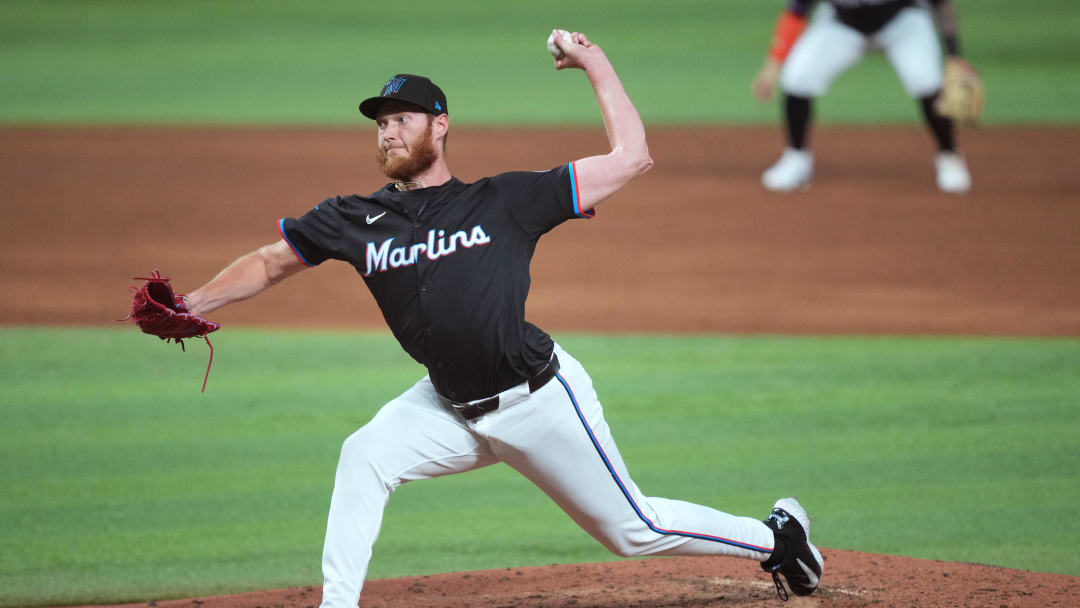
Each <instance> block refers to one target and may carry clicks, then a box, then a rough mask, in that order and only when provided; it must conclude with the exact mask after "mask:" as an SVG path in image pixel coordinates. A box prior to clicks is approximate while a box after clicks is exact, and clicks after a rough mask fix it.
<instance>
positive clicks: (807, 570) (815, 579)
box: [795, 558, 821, 589]
mask: <svg viewBox="0 0 1080 608" xmlns="http://www.w3.org/2000/svg"><path fill="white" fill-rule="evenodd" d="M795 563H796V564H799V567H800V568H802V569H803V572H805V573H806V577H807V578H809V579H810V584H809V585H807V587H810V588H811V589H817V586H818V583H820V582H821V579H819V578H818V575H817V574H814V571H813V570H811V569H810V568H807V567H806V564H804V563H803V561H802V560H801V559H799V558H795Z"/></svg>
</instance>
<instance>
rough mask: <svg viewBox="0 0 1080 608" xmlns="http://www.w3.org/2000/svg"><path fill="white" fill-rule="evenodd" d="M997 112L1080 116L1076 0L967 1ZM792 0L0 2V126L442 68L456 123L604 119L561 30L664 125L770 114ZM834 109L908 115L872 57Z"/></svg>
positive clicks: (301, 118)
mask: <svg viewBox="0 0 1080 608" xmlns="http://www.w3.org/2000/svg"><path fill="white" fill-rule="evenodd" d="M956 4H957V5H958V8H959V12H960V18H961V34H962V41H963V44H964V48H965V52H966V54H967V56H968V57H969V58H970V59H971V60H972V61H973V62H974V63H975V64H976V65H977V67H978V68H979V69H980V71H981V72H982V74H983V76H984V78H985V80H986V83H987V89H988V95H989V101H988V103H987V106H986V114H985V119H986V122H987V124H1003V123H1027V122H1054V123H1070V124H1072V123H1076V122H1077V120H1078V119H1080V111H1078V110H1077V108H1078V107H1080V79H1077V78H1076V77H1075V72H1076V66H1077V65H1078V64H1080V44H1078V43H1077V38H1076V32H1077V31H1078V30H1080V8H1078V7H1077V4H1076V2H1075V0H1031V1H1029V2H1025V3H1023V7H1022V8H1021V7H1018V6H1017V3H1016V2H1015V1H1013V0H978V1H977V2H976V1H975V0H956ZM782 5H783V2H782V0H767V1H766V0H723V1H722V2H717V1H715V0H673V1H671V2H651V1H648V2H647V1H645V0H618V1H616V0H590V1H589V2H579V1H577V0H554V1H551V2H542V3H538V2H525V1H510V2H490V1H482V0H468V1H433V2H426V3H423V4H422V5H416V6H409V7H403V6H402V5H400V3H394V2H386V1H372V0H361V1H356V0H335V1H319V0H316V1H312V2H303V3H298V2H291V1H287V0H265V1H260V2H258V3H245V2H231V3H230V2H217V1H213V2H212V1H209V0H195V1H191V2H180V3H177V2H136V1H110V2H84V1H82V0H67V1H52V2H20V1H16V0H6V1H3V2H0V82H3V83H4V94H3V95H2V96H0V123H8V124H42V123H44V124H73V123H99V124H100V123H106V124H109V123H124V124H141V123H174V124H191V123H201V124H223V123H229V124H236V123H239V124H335V125H343V124H354V123H358V122H361V121H362V118H361V117H360V115H359V113H358V112H357V110H356V104H357V102H358V101H359V100H360V99H363V98H364V97H368V96H370V95H372V94H374V93H375V92H377V89H378V88H379V86H380V85H381V84H382V83H383V82H385V81H386V79H387V78H388V77H389V76H390V75H392V74H394V73H397V72H412V73H422V74H427V75H430V76H432V77H433V78H434V79H435V80H436V82H438V83H440V84H441V85H442V86H443V88H444V89H445V90H446V93H447V95H448V97H449V101H450V106H451V114H452V116H453V118H454V120H455V122H456V123H473V124H476V123H481V124H521V123H538V124H549V123H596V122H598V121H599V112H598V111H597V110H596V106H595V103H594V101H593V98H592V92H591V90H590V89H589V86H588V84H587V83H586V81H585V79H584V77H583V76H582V75H581V74H580V72H578V73H573V74H569V73H568V74H557V73H555V72H554V71H553V70H552V67H551V59H550V57H549V56H548V55H547V52H546V51H545V49H544V39H545V38H546V37H547V34H548V33H549V32H550V30H551V29H552V28H554V27H565V28H569V29H574V30H580V31H584V32H586V33H588V34H590V35H591V36H592V38H593V39H594V40H595V41H596V42H597V43H598V44H601V46H603V47H604V48H605V50H606V51H607V53H608V55H609V57H610V58H611V59H612V62H613V63H614V64H615V67H616V68H617V69H618V70H619V72H620V75H621V77H622V79H623V81H624V83H625V85H626V87H627V90H628V91H629V93H630V94H631V97H632V98H633V100H634V101H635V103H636V104H637V106H638V108H639V110H640V112H641V114H642V116H643V118H644V119H645V120H646V121H647V122H649V123H650V124H655V123H696V122H709V123H713V122H772V121H774V120H776V117H777V115H778V111H777V108H776V105H775V104H769V105H762V104H758V103H757V102H756V101H754V100H753V99H752V97H751V96H750V93H749V83H750V79H751V77H752V76H753V74H754V72H755V71H756V70H757V68H758V67H759V66H760V64H761V61H762V59H763V58H764V54H765V49H766V46H767V44H768V41H769V38H770V36H771V33H772V24H773V21H774V20H775V18H776V15H777V14H778V13H779V10H780V7H781V6H782ZM818 114H819V116H820V117H821V118H822V119H823V120H824V121H827V122H848V123H851V122H855V123H873V122H881V121H889V122H914V121H916V120H918V112H917V110H916V106H915V104H914V103H913V102H912V101H911V100H910V99H908V98H907V97H906V96H905V95H904V93H903V90H902V89H901V87H900V84H899V82H898V81H897V79H896V77H895V75H894V74H893V73H892V70H891V68H890V67H889V66H888V65H887V63H886V62H885V60H884V59H883V58H882V57H881V56H880V55H876V56H873V57H872V58H871V59H869V60H868V61H866V62H864V63H862V64H860V65H859V66H857V67H856V68H855V69H854V70H853V71H852V72H851V73H849V74H847V75H845V76H844V77H842V78H841V79H840V80H839V81H838V82H837V84H836V86H835V88H834V90H833V91H832V92H831V94H830V95H828V96H827V97H825V98H824V100H823V101H822V103H821V104H819V108H818Z"/></svg>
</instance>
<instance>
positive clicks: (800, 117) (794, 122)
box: [784, 94, 812, 150]
mask: <svg viewBox="0 0 1080 608" xmlns="http://www.w3.org/2000/svg"><path fill="white" fill-rule="evenodd" d="M811 108H812V104H811V101H810V99H809V98H807V97H796V96H795V95H790V94H788V95H785V96H784V122H785V124H786V125H787V136H788V145H790V146H791V147H792V148H795V149H796V150H802V149H803V148H805V147H806V134H807V131H809V129H810V111H811Z"/></svg>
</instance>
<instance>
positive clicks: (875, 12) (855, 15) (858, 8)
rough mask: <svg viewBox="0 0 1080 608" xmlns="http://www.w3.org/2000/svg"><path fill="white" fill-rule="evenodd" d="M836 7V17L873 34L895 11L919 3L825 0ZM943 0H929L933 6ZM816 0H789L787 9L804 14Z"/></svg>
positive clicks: (913, 1) (846, 23)
mask: <svg viewBox="0 0 1080 608" xmlns="http://www.w3.org/2000/svg"><path fill="white" fill-rule="evenodd" d="M827 1H828V2H829V4H832V5H833V8H835V9H836V18H837V19H838V20H839V21H840V23H843V24H845V25H847V26H849V27H852V28H855V29H856V30H859V31H860V32H862V33H864V34H873V33H874V32H876V31H878V30H879V29H881V28H882V27H883V26H884V25H885V24H886V23H888V22H889V21H892V19H893V17H895V16H896V14H897V13H899V12H900V11H902V10H903V9H905V8H907V7H909V6H915V5H916V4H919V2H918V1H917V0H827ZM942 1H943V0H930V2H931V3H932V4H934V5H935V6H936V5H938V4H941V2H942ZM815 2H816V0H790V2H789V3H788V10H790V11H791V12H793V13H796V14H798V15H806V14H808V13H809V12H810V8H811V7H812V6H813V5H814V3H815Z"/></svg>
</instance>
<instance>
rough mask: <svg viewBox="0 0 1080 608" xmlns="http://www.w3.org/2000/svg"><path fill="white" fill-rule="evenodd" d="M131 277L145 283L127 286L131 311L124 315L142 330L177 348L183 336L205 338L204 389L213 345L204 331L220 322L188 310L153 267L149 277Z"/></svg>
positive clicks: (167, 278) (204, 388) (214, 328)
mask: <svg viewBox="0 0 1080 608" xmlns="http://www.w3.org/2000/svg"><path fill="white" fill-rule="evenodd" d="M133 278H135V279H141V280H143V281H146V283H145V284H144V285H143V286H142V287H141V288H135V287H134V286H133V287H132V288H131V289H132V290H133V291H134V292H135V294H134V297H133V298H132V302H131V314H129V315H128V316H127V318H128V319H131V321H132V322H133V323H135V324H136V325H138V326H139V329H141V330H142V331H143V333H147V334H150V335H153V336H157V337H159V338H161V339H162V340H165V341H166V342H168V341H169V340H174V341H175V342H176V343H178V344H179V345H180V349H181V350H186V349H184V338H202V339H203V340H206V345H207V346H209V347H210V362H209V363H207V365H206V377H205V378H203V386H202V390H203V391H206V380H207V379H208V378H209V377H210V365H211V364H212V363H213V362H214V346H213V345H212V344H210V340H209V339H208V338H207V337H206V334H208V333H211V332H215V331H217V330H219V329H221V324H220V323H214V322H213V321H207V320H206V319H204V318H202V317H197V316H195V315H193V314H191V313H189V312H188V311H187V304H185V303H184V297H183V296H180V295H176V294H175V293H174V292H173V288H172V285H170V284H169V280H170V279H169V277H162V276H161V273H160V272H158V271H157V269H155V270H154V272H153V273H152V274H151V276H149V277H133ZM122 320H125V321H126V320H127V319H122Z"/></svg>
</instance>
